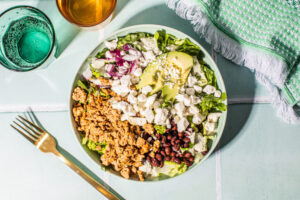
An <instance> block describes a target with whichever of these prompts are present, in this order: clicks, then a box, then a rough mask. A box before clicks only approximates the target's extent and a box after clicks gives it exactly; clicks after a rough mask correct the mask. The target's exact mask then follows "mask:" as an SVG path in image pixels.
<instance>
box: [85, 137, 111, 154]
mask: <svg viewBox="0 0 300 200" xmlns="http://www.w3.org/2000/svg"><path fill="white" fill-rule="evenodd" d="M82 144H84V145H87V147H88V148H89V149H90V150H92V151H97V152H98V153H100V154H103V153H104V152H105V150H106V144H102V143H100V142H93V141H92V140H89V139H88V138H86V137H84V138H83V139H82ZM99 146H100V147H101V148H100V150H99V149H97V148H99ZM96 147H97V148H96Z"/></svg>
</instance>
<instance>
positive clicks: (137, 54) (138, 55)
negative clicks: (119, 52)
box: [128, 49, 142, 58]
mask: <svg viewBox="0 0 300 200" xmlns="http://www.w3.org/2000/svg"><path fill="white" fill-rule="evenodd" d="M128 53H129V54H130V55H134V56H137V57H138V58H139V57H140V56H141V55H142V54H141V52H139V51H137V50H135V49H129V51H128Z"/></svg>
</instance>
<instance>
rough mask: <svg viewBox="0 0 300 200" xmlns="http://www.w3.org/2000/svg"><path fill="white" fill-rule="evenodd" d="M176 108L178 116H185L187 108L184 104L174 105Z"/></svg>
mask: <svg viewBox="0 0 300 200" xmlns="http://www.w3.org/2000/svg"><path fill="white" fill-rule="evenodd" d="M174 108H175V110H176V111H177V115H178V116H183V114H184V110H185V106H184V104H183V102H179V103H176V104H175V105H174Z"/></svg>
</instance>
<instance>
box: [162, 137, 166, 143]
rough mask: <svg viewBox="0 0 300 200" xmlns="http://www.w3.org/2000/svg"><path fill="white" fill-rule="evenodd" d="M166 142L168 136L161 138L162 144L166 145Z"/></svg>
mask: <svg viewBox="0 0 300 200" xmlns="http://www.w3.org/2000/svg"><path fill="white" fill-rule="evenodd" d="M166 140H167V138H166V136H164V135H163V136H162V138H161V142H162V143H166Z"/></svg>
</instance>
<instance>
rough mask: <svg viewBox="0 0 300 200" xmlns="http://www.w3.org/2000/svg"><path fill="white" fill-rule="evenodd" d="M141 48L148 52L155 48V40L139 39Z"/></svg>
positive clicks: (150, 38) (149, 38)
mask: <svg viewBox="0 0 300 200" xmlns="http://www.w3.org/2000/svg"><path fill="white" fill-rule="evenodd" d="M141 42H142V45H143V47H144V48H145V49H146V50H147V51H149V50H153V49H155V48H157V44H156V40H155V38H154V37H148V38H141Z"/></svg>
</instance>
